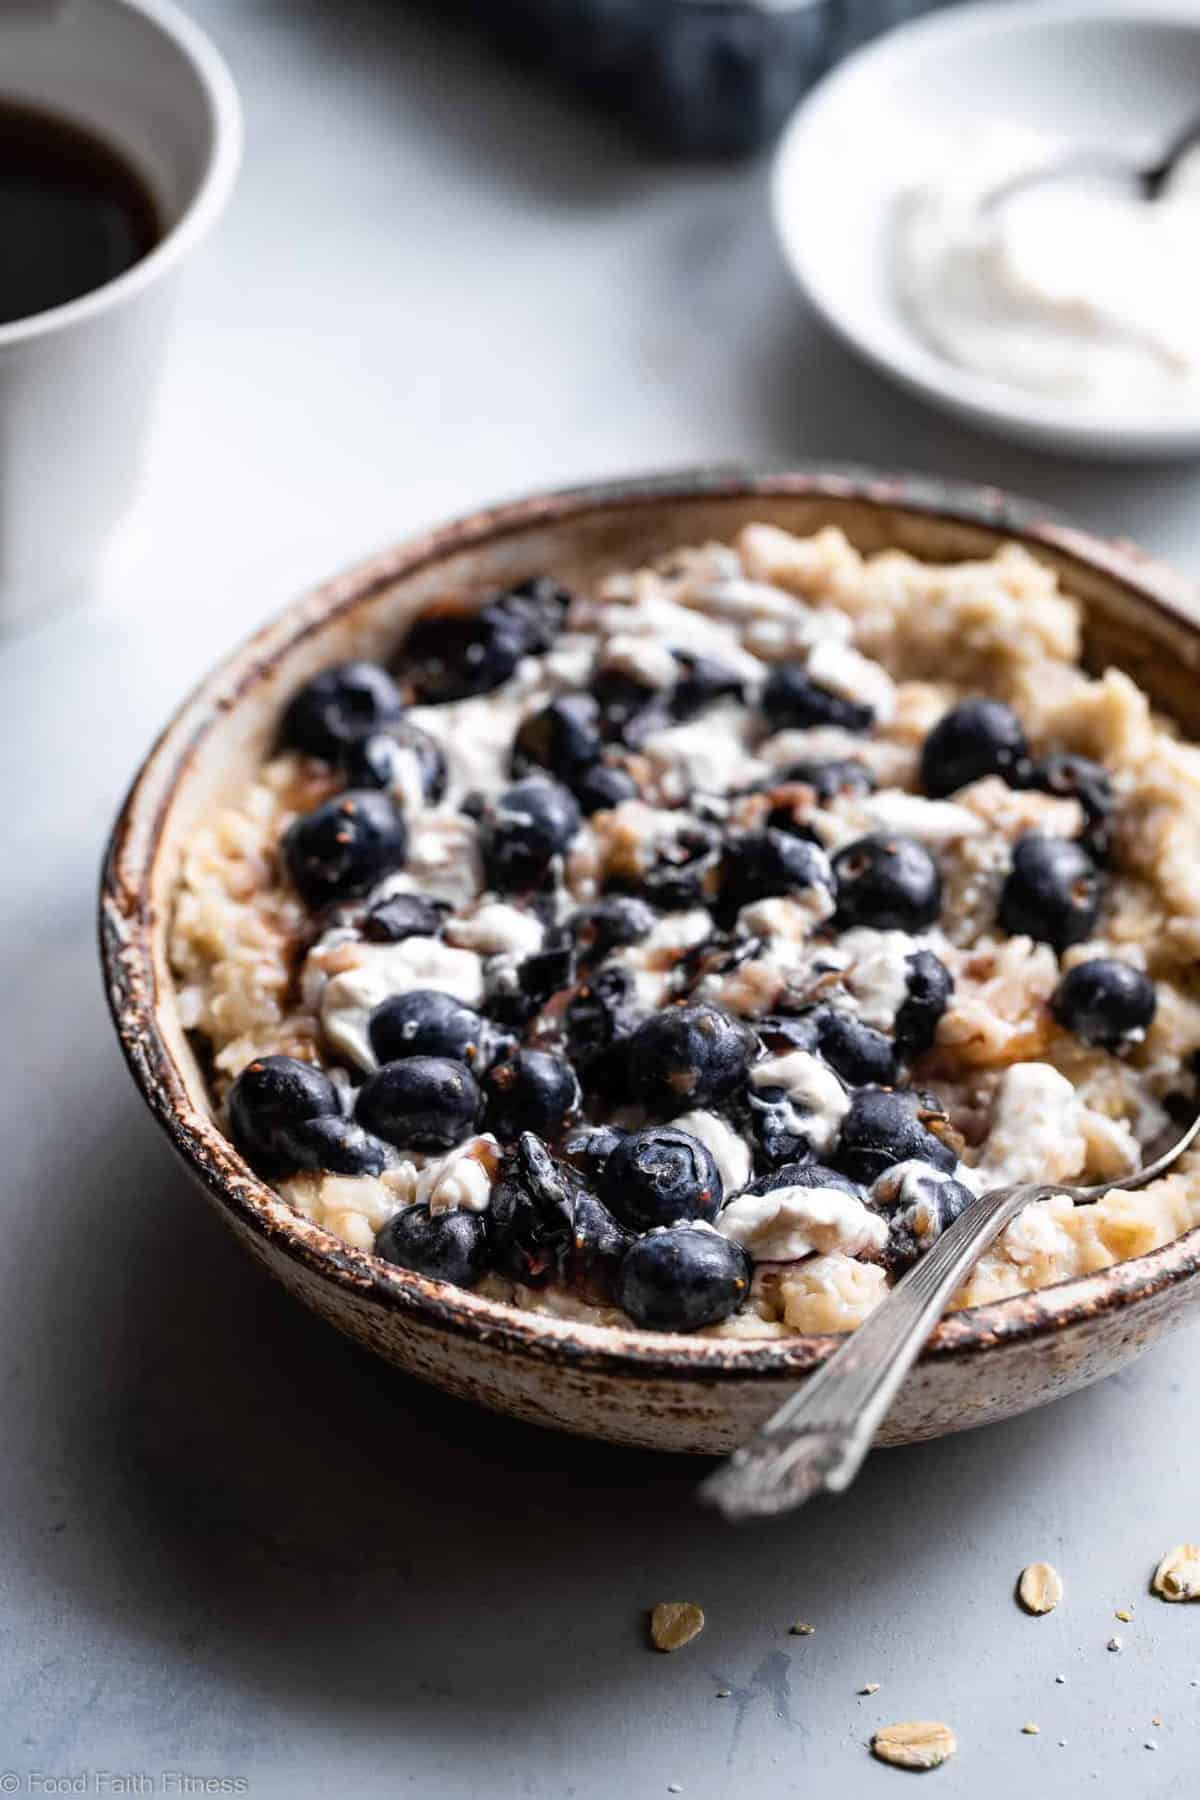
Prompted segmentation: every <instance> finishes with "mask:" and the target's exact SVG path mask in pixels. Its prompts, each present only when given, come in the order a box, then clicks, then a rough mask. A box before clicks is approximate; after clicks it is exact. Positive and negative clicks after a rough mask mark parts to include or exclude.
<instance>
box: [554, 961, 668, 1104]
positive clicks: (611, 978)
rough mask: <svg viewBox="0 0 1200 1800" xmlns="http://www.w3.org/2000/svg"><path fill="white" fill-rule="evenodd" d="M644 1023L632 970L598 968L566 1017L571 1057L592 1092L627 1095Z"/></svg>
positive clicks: (571, 1003) (573, 997)
mask: <svg viewBox="0 0 1200 1800" xmlns="http://www.w3.org/2000/svg"><path fill="white" fill-rule="evenodd" d="M640 1018H641V1007H640V1006H639V1004H638V998H637V983H636V981H635V979H634V974H633V971H632V969H623V968H620V967H619V966H616V965H614V966H612V967H610V968H604V969H598V970H597V971H596V973H595V975H593V976H591V977H590V978H589V980H588V981H587V982H586V983H585V984H584V986H583V987H581V988H580V989H579V990H578V992H577V993H575V994H573V995H572V996H571V999H570V1001H569V1002H568V1004H567V1010H566V1016H565V1025H566V1036H567V1054H568V1055H569V1056H570V1058H571V1061H572V1062H573V1063H574V1064H575V1065H576V1067H577V1068H580V1069H582V1071H583V1077H584V1081H585V1084H586V1086H587V1087H588V1089H589V1090H592V1091H603V1092H605V1093H608V1094H611V1095H614V1096H615V1095H616V1094H619V1093H621V1092H623V1090H624V1089H625V1086H626V1083H627V1067H626V1065H627V1061H628V1058H627V1055H626V1052H627V1048H628V1044H629V1040H630V1037H631V1035H632V1033H633V1032H634V1030H635V1029H636V1027H637V1024H638V1021H639V1019H640ZM680 1110H681V1111H682V1110H683V1109H682V1108H680Z"/></svg>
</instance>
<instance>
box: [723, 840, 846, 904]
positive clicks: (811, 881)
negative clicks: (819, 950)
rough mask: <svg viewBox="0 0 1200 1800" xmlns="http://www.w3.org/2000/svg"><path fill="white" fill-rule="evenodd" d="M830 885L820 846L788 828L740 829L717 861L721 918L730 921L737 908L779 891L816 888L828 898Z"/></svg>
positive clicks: (827, 861)
mask: <svg viewBox="0 0 1200 1800" xmlns="http://www.w3.org/2000/svg"><path fill="white" fill-rule="evenodd" d="M834 887H835V884H834V879H833V870H832V869H831V867H830V865H829V858H828V857H827V856H826V854H825V852H824V850H822V849H821V848H820V846H819V845H817V844H812V843H809V842H808V841H807V840H806V839H805V838H801V837H794V836H792V835H791V834H790V833H789V832H786V831H772V830H767V831H744V832H739V833H737V834H736V835H734V836H732V837H730V839H729V841H728V843H727V844H726V846H725V856H724V860H723V862H722V865H721V894H720V914H721V919H722V922H723V923H724V924H730V923H732V921H733V919H734V918H735V917H736V915H737V912H738V910H739V908H741V907H743V906H747V905H749V904H750V902H751V901H754V900H767V899H770V898H771V897H772V896H773V895H777V894H802V893H805V892H807V891H810V890H812V889H817V890H822V891H824V892H825V893H826V894H828V895H829V896H830V900H831V902H832V896H833V893H834ZM830 910H831V911H832V904H831V906H830Z"/></svg>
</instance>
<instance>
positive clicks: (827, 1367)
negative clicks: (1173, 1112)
mask: <svg viewBox="0 0 1200 1800" xmlns="http://www.w3.org/2000/svg"><path fill="white" fill-rule="evenodd" d="M1061 1191H1062V1190H1061V1189H1059V1188H1052V1187H1051V1188H1048V1187H1040V1186H1036V1185H1033V1184H1030V1183H1024V1184H1023V1185H1021V1186H1019V1187H1009V1188H995V1189H993V1190H992V1192H991V1193H989V1194H983V1195H981V1197H980V1198H979V1199H978V1200H976V1201H975V1203H974V1204H973V1205H972V1206H969V1207H968V1208H967V1210H966V1211H965V1212H964V1213H963V1214H962V1216H961V1217H960V1218H959V1219H957V1220H956V1221H955V1223H954V1224H953V1225H952V1226H950V1228H949V1230H947V1231H945V1232H943V1234H942V1236H941V1237H940V1238H939V1239H938V1241H937V1243H936V1244H935V1245H934V1247H933V1249H932V1250H930V1251H929V1253H928V1255H926V1256H923V1257H922V1258H921V1260H920V1261H919V1262H918V1263H916V1264H915V1265H914V1266H913V1268H911V1269H910V1270H909V1272H908V1274H907V1275H905V1276H904V1278H903V1280H901V1281H898V1282H897V1283H896V1286H895V1287H894V1288H893V1289H892V1290H891V1292H890V1293H889V1294H888V1296H887V1298H886V1299H885V1300H884V1301H883V1302H882V1304H881V1305H879V1306H878V1307H876V1309H875V1311H874V1312H873V1313H871V1314H870V1316H869V1317H868V1318H867V1319H866V1320H865V1321H864V1322H863V1324H861V1325H860V1326H859V1327H858V1329H857V1330H856V1331H854V1332H852V1333H851V1334H850V1335H849V1336H848V1337H847V1339H846V1341H845V1342H844V1343H843V1344H842V1345H841V1346H840V1348H839V1349H837V1350H835V1351H834V1353H833V1355H832V1356H831V1357H830V1358H829V1360H828V1362H827V1363H825V1364H824V1365H823V1367H822V1368H820V1369H818V1370H817V1372H816V1374H815V1375H813V1376H812V1377H811V1378H810V1379H809V1380H808V1381H807V1382H806V1383H805V1385H804V1386H803V1387H802V1388H801V1390H800V1392H799V1393H798V1394H796V1395H794V1396H793V1398H792V1399H790V1400H788V1401H787V1402H786V1403H785V1404H784V1405H783V1406H781V1407H780V1409H779V1411H778V1412H777V1413H775V1414H774V1415H773V1416H772V1417H771V1418H770V1419H768V1421H767V1423H766V1424H765V1425H764V1426H763V1427H762V1428H761V1430H760V1431H758V1432H757V1433H756V1434H755V1436H754V1437H753V1438H751V1440H750V1442H749V1443H748V1444H744V1445H743V1446H742V1448H741V1449H740V1450H737V1451H735V1452H734V1454H733V1456H731V1457H730V1459H729V1461H728V1462H727V1463H725V1464H724V1465H723V1466H722V1467H721V1468H720V1469H718V1470H717V1471H716V1472H715V1474H713V1475H710V1476H709V1478H708V1480H707V1481H705V1482H704V1484H703V1485H702V1487H701V1489H700V1494H701V1497H702V1498H703V1499H704V1500H707V1501H709V1502H710V1503H711V1504H712V1505H714V1506H717V1507H719V1508H720V1510H721V1511H722V1512H723V1513H724V1514H725V1516H726V1518H729V1519H748V1518H754V1517H761V1516H765V1515H768V1514H772V1513H782V1512H787V1511H789V1510H790V1509H791V1508H792V1507H793V1506H799V1505H801V1504H802V1503H803V1502H804V1501H805V1500H807V1499H808V1498H809V1497H810V1496H811V1495H812V1494H815V1493H818V1492H820V1491H821V1490H822V1489H828V1490H829V1491H830V1492H832V1493H840V1492H841V1490H842V1489H843V1488H845V1487H848V1486H849V1485H850V1483H851V1481H853V1479H854V1477H855V1475H856V1474H857V1472H858V1469H859V1466H860V1464H861V1463H862V1460H863V1458H864V1457H865V1456H866V1454H867V1451H868V1450H869V1449H870V1447H871V1443H872V1440H873V1439H874V1436H875V1433H876V1432H877V1431H878V1429H879V1427H880V1425H881V1424H882V1422H883V1419H884V1417H885V1415H886V1413H887V1410H888V1408H889V1407H890V1405H891V1403H892V1401H893V1400H894V1399H895V1397H896V1393H897V1390H898V1389H899V1388H900V1386H901V1384H902V1382H903V1381H904V1377H905V1376H906V1375H907V1374H908V1371H909V1370H910V1369H911V1368H912V1365H913V1363H914V1362H915V1361H916V1360H917V1357H918V1356H919V1355H920V1353H921V1349H922V1346H923V1345H924V1343H925V1340H926V1338H927V1337H928V1336H929V1334H930V1332H931V1331H932V1330H933V1328H934V1326H935V1325H936V1324H937V1322H938V1320H939V1319H940V1318H941V1316H942V1313H943V1312H944V1311H945V1309H946V1304H947V1302H948V1301H949V1299H950V1297H951V1295H952V1294H953V1293H954V1292H955V1290H956V1288H958V1286H959V1285H960V1283H961V1282H962V1281H963V1279H964V1277H965V1276H966V1275H968V1274H969V1273H970V1271H971V1269H972V1268H973V1267H974V1266H975V1264H976V1262H978V1260H979V1258H980V1257H981V1256H982V1254H983V1252H984V1251H985V1250H986V1249H987V1247H988V1245H989V1244H990V1243H991V1242H992V1241H993V1239H995V1238H996V1237H998V1236H999V1234H1000V1232H1002V1231H1003V1230H1004V1227H1005V1226H1006V1225H1007V1224H1008V1223H1009V1221H1010V1220H1012V1219H1014V1218H1015V1217H1016V1215H1017V1214H1018V1213H1019V1212H1020V1211H1021V1209H1022V1208H1023V1207H1025V1206H1028V1205H1029V1204H1030V1202H1031V1201H1034V1200H1042V1199H1046V1198H1048V1197H1049V1196H1050V1195H1051V1194H1055V1193H1059V1192H1061Z"/></svg>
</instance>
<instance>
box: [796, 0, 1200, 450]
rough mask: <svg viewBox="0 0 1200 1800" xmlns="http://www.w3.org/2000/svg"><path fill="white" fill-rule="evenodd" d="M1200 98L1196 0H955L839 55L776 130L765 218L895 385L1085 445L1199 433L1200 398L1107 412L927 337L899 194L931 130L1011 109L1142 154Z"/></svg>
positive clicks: (826, 304) (802, 277) (940, 135)
mask: <svg viewBox="0 0 1200 1800" xmlns="http://www.w3.org/2000/svg"><path fill="white" fill-rule="evenodd" d="M1198 104H1200V0H1152V3H1150V4H1144V5H1143V4H1138V5H1132V6H1131V5H1126V6H1124V7H1121V8H1118V7H1116V6H1114V5H1111V4H1107V5H1106V4H1104V3H1103V0H1091V4H1088V3H1086V0H1065V3H1059V0H1054V3H1052V4H1039V5H1032V6H1030V5H1008V4H1002V5H980V6H964V7H957V8H955V9H953V10H952V11H949V12H945V13H938V14H935V15H934V16H933V17H932V18H927V19H923V20H920V21H919V22H917V23H915V24H912V25H906V26H903V27H901V28H900V29H899V30H897V31H893V32H890V33H888V35H887V36H886V37H883V38H881V39H878V40H877V41H876V42H875V43H874V44H873V45H871V47H870V48H869V49H866V50H862V51H860V52H859V53H858V54H857V55H855V56H852V57H850V58H848V60H847V61H846V62H844V63H842V64H841V65H840V66H839V67H838V68H837V69H836V70H835V71H834V72H833V73H832V74H831V75H828V76H826V78H825V80H824V81H822V82H821V83H820V85H819V86H818V87H816V88H815V89H814V90H813V92H812V94H811V95H810V97H809V98H808V99H807V100H806V101H805V103H804V105H803V106H801V108H800V109H799V111H798V112H797V113H796V115H795V117H794V118H793V119H792V122H791V124H790V125H789V126H788V128H787V130H786V131H785V133H784V136H783V140H782V142H781V144H780V146H779V151H778V154H777V156H776V160H775V167H774V172H773V176H772V205H773V210H774V215H775V227H776V230H777V232H778V234H779V239H780V242H781V244H782V246H783V251H784V255H785V256H786V258H787V261H788V263H789V265H790V267H791V269H792V272H793V273H794V275H795V277H796V279H797V281H798V282H799V283H800V286H801V287H802V288H803V289H804V291H805V292H806V293H807V295H808V297H809V299H810V300H811V302H812V304H813V305H814V306H815V308H816V309H817V311H818V312H819V313H820V314H821V316H822V317H823V319H824V320H825V322H826V324H827V325H829V326H830V328H831V329H832V330H833V331H834V332H836V333H837V335H838V336H839V337H841V338H843V339H844V340H845V342H846V343H847V344H849V345H850V346H851V348H852V349H854V350H856V351H857V352H858V353H859V355H861V356H863V357H865V358H866V360H867V361H868V362H870V363H872V364H874V366H875V367H876V368H878V369H880V370H882V371H883V372H884V373H885V374H887V375H890V376H891V377H892V378H893V379H894V380H896V381H898V382H900V383H901V384H902V385H903V386H904V387H906V388H909V389H910V390H911V391H912V392H914V393H916V394H919V395H920V396H921V397H922V398H923V399H925V400H928V401H930V402H931V403H933V404H934V405H936V406H940V407H942V408H944V409H945V410H947V411H949V412H952V413H955V414H957V415H958V416H959V417H961V418H964V419H966V420H968V421H969V422H970V423H971V424H973V425H977V426H981V427H984V428H986V429H988V430H992V431H997V432H1000V433H1002V434H1003V435H1004V436H1005V437H1009V438H1013V439H1016V440H1017V441H1019V442H1021V443H1026V444H1037V445H1039V446H1041V447H1043V448H1052V449H1058V450H1067V451H1073V452H1076V453H1082V454H1084V455H1089V456H1104V457H1129V456H1148V457H1161V456H1177V455H1185V454H1189V453H1194V452H1196V451H1200V407H1196V408H1191V407H1188V408H1187V410H1184V409H1182V408H1177V409H1175V410H1173V411H1172V412H1169V413H1168V412H1165V411H1163V410H1161V409H1155V410H1154V411H1153V412H1145V413H1140V414H1134V413H1124V412H1123V413H1121V414H1120V415H1119V416H1116V417H1105V416H1102V415H1100V414H1098V413H1095V412H1091V411H1088V412H1083V411H1082V410H1080V409H1077V408H1073V407H1070V406H1068V405H1066V404H1064V403H1063V402H1062V401H1059V400H1049V399H1046V398H1043V397H1041V396H1039V395H1037V394H1034V393H1025V392H1024V391H1022V390H1020V389H1018V388H1014V387H1010V386H1008V385H1006V384H1004V383H1001V382H997V381H994V380H990V379H987V378H985V377H983V376H978V375H972V374H970V373H969V372H968V371H966V370H964V369H960V368H958V367H956V366H955V364H953V363H950V362H948V361H945V360H944V359H943V358H942V357H940V356H939V355H938V354H937V352H936V351H934V350H933V349H931V348H929V347H928V346H927V345H926V344H925V343H924V342H923V341H922V339H921V338H920V337H919V336H918V335H917V333H916V332H915V331H914V329H913V328H912V326H911V325H910V324H909V323H908V321H907V320H906V319H905V317H904V315H903V313H902V312H901V310H900V307H899V305H898V303H897V301H896V297H895V293H894V289H893V285H892V271H891V262H890V255H889V244H890V237H891V232H892V229H893V224H894V219H895V208H896V203H897V200H898V198H899V196H900V195H901V194H902V193H903V191H904V190H905V189H906V188H907V187H910V186H912V185H913V184H914V183H915V182H916V181H917V180H919V179H920V178H921V177H922V176H923V175H924V174H925V172H926V171H927V170H928V168H929V166H930V164H931V162H932V161H933V159H934V158H935V157H936V155H937V153H938V150H939V148H940V147H944V146H946V145H948V144H950V143H952V142H953V140H954V139H955V138H956V137H958V136H961V135H962V134H964V133H967V132H970V131H971V130H972V129H977V128H978V127H979V126H980V125H981V124H982V123H984V122H987V121H994V120H1002V119H1004V120H1011V121H1012V122H1013V123H1014V124H1016V125H1022V126H1031V127H1033V128H1035V129H1038V130H1041V131H1049V132H1052V133H1054V134H1055V135H1057V134H1059V133H1062V134H1063V135H1065V136H1067V137H1069V138H1073V139H1078V140H1079V141H1080V143H1083V144H1091V143H1097V144H1102V145H1106V146H1107V145H1114V144H1120V145H1125V144H1128V145H1129V146H1130V150H1131V154H1132V155H1133V156H1134V157H1135V158H1136V157H1138V156H1139V155H1140V154H1141V153H1142V152H1143V151H1144V149H1145V147H1146V146H1148V145H1149V146H1153V145H1158V144H1161V142H1162V141H1163V139H1164V138H1165V137H1167V136H1169V134H1170V132H1171V131H1172V129H1173V128H1175V127H1176V126H1177V125H1178V124H1179V123H1180V122H1181V121H1183V120H1185V119H1187V118H1188V117H1189V116H1190V115H1192V114H1194V112H1195V110H1196V108H1197V105H1198Z"/></svg>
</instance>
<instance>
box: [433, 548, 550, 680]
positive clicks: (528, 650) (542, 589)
mask: <svg viewBox="0 0 1200 1800" xmlns="http://www.w3.org/2000/svg"><path fill="white" fill-rule="evenodd" d="M566 601H567V596H566V594H565V591H564V590H563V589H561V588H558V587H557V586H555V584H554V583H553V582H550V581H546V580H544V579H543V578H541V577H536V578H535V579H534V580H532V581H529V582H526V583H524V584H523V585H522V586H521V587H519V588H514V589H512V590H511V591H510V592H509V593H506V594H495V595H493V596H492V597H491V598H490V599H489V600H487V601H486V602H485V603H484V605H483V606H482V607H481V608H480V609H479V611H478V612H476V613H461V612H450V611H445V612H428V613H426V614H425V615H424V617H423V618H420V619H418V620H417V622H416V624H415V625H414V626H413V628H412V630H411V631H410V632H409V634H408V638H407V640H406V641H405V645H404V664H405V668H406V671H407V673H408V676H409V680H410V683H411V687H412V691H413V694H414V697H415V698H416V699H418V700H421V701H424V702H425V703H427V704H438V703H442V702H445V701H447V700H463V699H466V698H467V697H468V696H469V695H472V694H488V693H491V692H492V690H493V689H495V688H498V687H500V686H501V685H502V684H503V683H504V682H506V681H507V680H508V678H509V676H510V675H511V674H512V673H513V670H514V669H515V668H516V666H517V664H518V663H519V662H520V660H521V658H522V657H523V656H531V655H539V654H540V653H542V652H543V651H546V650H548V649H549V648H550V645H551V644H552V643H553V641H554V638H555V636H556V634H557V632H558V631H559V630H560V628H561V625H562V617H563V612H564V610H565V606H566Z"/></svg>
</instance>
